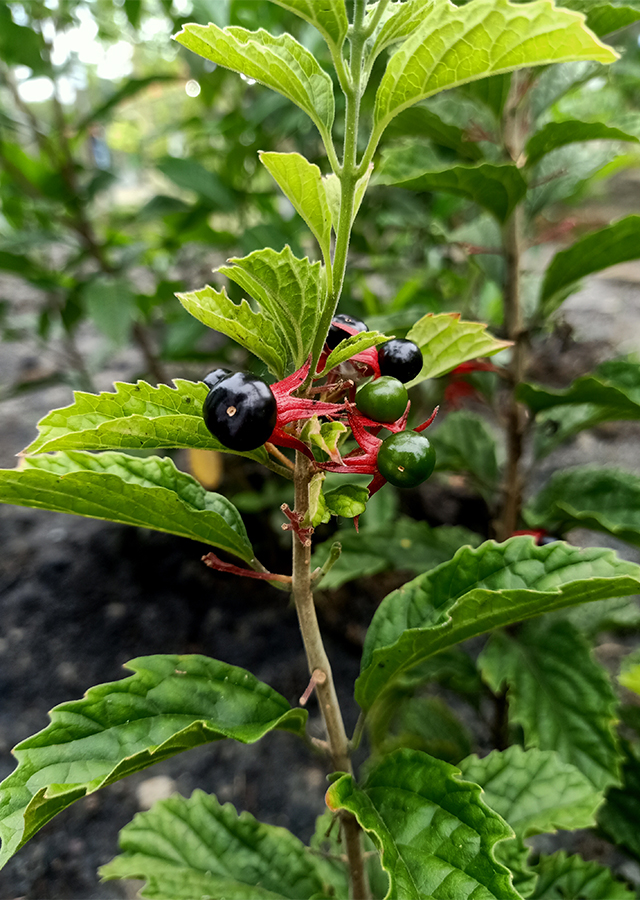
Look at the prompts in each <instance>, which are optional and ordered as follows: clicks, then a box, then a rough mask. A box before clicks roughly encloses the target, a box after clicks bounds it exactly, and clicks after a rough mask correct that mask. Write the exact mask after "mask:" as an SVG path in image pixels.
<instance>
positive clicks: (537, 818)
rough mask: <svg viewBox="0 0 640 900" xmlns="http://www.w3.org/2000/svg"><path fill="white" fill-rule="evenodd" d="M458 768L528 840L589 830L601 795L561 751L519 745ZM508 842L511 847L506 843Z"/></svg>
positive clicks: (465, 761)
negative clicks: (578, 830) (584, 829)
mask: <svg viewBox="0 0 640 900" xmlns="http://www.w3.org/2000/svg"><path fill="white" fill-rule="evenodd" d="M458 767H459V768H460V770H461V771H462V774H463V776H464V777H465V778H467V779H468V780H469V781H473V782H474V784H479V785H480V787H481V788H482V789H483V791H484V795H483V799H484V801H485V803H486V804H487V806H490V807H491V809H493V810H494V811H495V812H497V813H498V815H500V816H502V818H503V819H504V820H505V821H506V822H508V823H509V825H511V827H512V828H513V830H514V832H515V834H516V838H518V839H519V840H520V841H523V840H524V839H525V838H527V837H531V836H532V835H534V834H545V833H550V832H554V831H558V830H559V829H565V830H568V831H571V830H573V829H574V828H589V827H590V826H591V825H594V824H595V813H596V810H597V808H598V807H599V806H600V805H601V803H602V800H603V796H602V793H601V792H600V791H598V790H596V789H595V788H594V786H593V784H592V783H591V782H590V781H589V779H588V778H587V777H586V776H585V775H583V774H582V772H580V771H579V769H577V768H576V767H575V766H574V765H571V763H567V762H563V760H562V759H561V757H560V756H559V754H558V753H556V752H554V751H551V750H538V749H536V748H533V747H532V748H531V749H529V750H523V749H522V747H519V746H518V745H517V744H514V746H513V747H509V748H508V749H507V750H503V751H500V750H494V751H493V752H492V753H490V754H489V755H488V756H485V757H483V758H482V759H479V758H478V757H477V756H469V757H467V759H463V760H462V762H461V763H459V764H458ZM503 846H506V845H503Z"/></svg>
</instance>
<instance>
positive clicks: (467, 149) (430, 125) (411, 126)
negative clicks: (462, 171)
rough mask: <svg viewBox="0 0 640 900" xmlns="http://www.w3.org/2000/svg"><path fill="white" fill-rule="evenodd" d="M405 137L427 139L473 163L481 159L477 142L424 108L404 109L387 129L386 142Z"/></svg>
mask: <svg viewBox="0 0 640 900" xmlns="http://www.w3.org/2000/svg"><path fill="white" fill-rule="evenodd" d="M487 80H490V79H487ZM483 83H484V82H482V81H481V82H478V84H483ZM405 137H421V138H428V139H429V140H431V141H433V143H434V144H438V145H440V146H441V147H448V148H449V149H450V150H455V151H456V153H458V154H459V155H460V156H462V157H466V158H467V159H472V160H474V161H475V160H480V159H482V155H483V154H482V150H481V149H480V147H479V146H478V144H477V142H475V141H470V140H469V138H468V137H467V132H466V131H464V129H462V128H458V127H457V126H456V125H450V124H448V123H447V122H445V121H444V120H443V119H441V118H440V116H439V115H437V114H436V113H435V112H434V111H433V110H431V109H427V107H426V106H413V107H411V108H410V109H405V111H404V112H401V113H400V115H399V116H397V117H396V118H395V119H394V120H393V122H392V123H391V124H390V125H389V127H388V128H387V132H386V138H387V140H394V139H396V138H405Z"/></svg>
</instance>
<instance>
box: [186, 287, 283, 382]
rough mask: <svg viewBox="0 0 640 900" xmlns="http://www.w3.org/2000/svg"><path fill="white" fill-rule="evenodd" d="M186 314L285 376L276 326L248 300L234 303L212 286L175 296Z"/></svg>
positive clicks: (279, 376) (279, 337) (279, 336)
mask: <svg viewBox="0 0 640 900" xmlns="http://www.w3.org/2000/svg"><path fill="white" fill-rule="evenodd" d="M176 297H177V298H178V300H179V301H180V303H182V305H183V306H184V308H185V309H186V310H187V312H189V313H191V315H192V316H194V318H196V319H198V321H199V322H202V323H203V325H206V326H207V327H208V328H213V329H214V330H215V331H219V332H220V333H221V334H226V335H227V337H230V338H232V339H233V340H234V341H236V342H237V343H238V344H240V346H241V347H244V348H245V349H246V350H249V352H250V353H253V354H255V356H257V357H258V359H261V360H262V361H263V363H264V364H265V365H266V366H267V368H268V369H269V371H270V372H272V373H273V374H274V375H275V376H277V377H278V378H282V377H283V375H284V373H285V362H286V349H285V345H284V342H283V339H282V336H281V335H280V334H279V332H278V330H277V328H276V327H275V325H274V324H273V323H272V322H271V321H270V320H269V319H267V318H266V317H265V316H263V315H261V314H260V313H258V312H254V311H253V310H252V309H251V307H250V306H249V304H248V303H247V301H246V300H242V302H241V303H238V304H236V303H233V302H232V301H231V300H230V299H229V297H228V296H227V292H226V290H225V289H224V288H222V290H221V291H217V290H216V289H215V288H212V287H211V286H210V285H207V286H206V287H203V288H202V289H201V290H199V291H189V292H188V293H180V294H176Z"/></svg>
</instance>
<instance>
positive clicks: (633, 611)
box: [558, 597, 640, 638]
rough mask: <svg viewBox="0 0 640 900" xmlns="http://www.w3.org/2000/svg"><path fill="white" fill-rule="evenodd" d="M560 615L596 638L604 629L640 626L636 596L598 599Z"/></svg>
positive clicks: (639, 613)
mask: <svg viewBox="0 0 640 900" xmlns="http://www.w3.org/2000/svg"><path fill="white" fill-rule="evenodd" d="M558 615H560V616H562V618H563V619H567V620H568V621H569V622H571V623H572V624H573V625H575V626H576V628H578V629H579V630H580V631H581V632H582V634H584V635H586V636H587V637H589V638H595V637H596V636H597V635H598V634H599V633H600V632H602V631H621V630H637V629H638V628H639V627H640V605H639V604H638V601H637V600H636V598H634V597H613V598H611V600H597V601H596V602H595V603H589V605H588V606H578V607H575V608H574V609H568V610H564V611H563V612H562V613H559V614H558Z"/></svg>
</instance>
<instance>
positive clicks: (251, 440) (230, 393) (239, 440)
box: [202, 372, 278, 450]
mask: <svg viewBox="0 0 640 900" xmlns="http://www.w3.org/2000/svg"><path fill="white" fill-rule="evenodd" d="M277 413H278V409H277V404H276V398H275V397H274V396H273V391H272V390H271V388H270V387H269V385H268V384H265V382H264V381H261V380H260V379H259V378H254V376H253V375H248V374H247V373H246V372H235V373H234V374H233V375H227V376H226V377H224V378H222V379H221V380H220V381H218V382H217V384H215V385H214V386H213V387H212V388H211V390H210V391H209V393H208V394H207V399H206V400H205V401H204V405H203V407H202V415H203V417H204V423H205V425H206V426H207V428H208V429H209V431H210V432H211V434H212V435H213V436H214V437H215V438H217V439H218V440H219V441H220V443H221V444H223V445H224V446H225V447H228V448H229V450H255V449H257V448H258V447H261V446H262V444H264V442H265V441H267V440H269V437H270V436H271V432H272V431H273V429H274V427H275V424H276V418H277Z"/></svg>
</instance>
